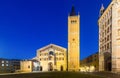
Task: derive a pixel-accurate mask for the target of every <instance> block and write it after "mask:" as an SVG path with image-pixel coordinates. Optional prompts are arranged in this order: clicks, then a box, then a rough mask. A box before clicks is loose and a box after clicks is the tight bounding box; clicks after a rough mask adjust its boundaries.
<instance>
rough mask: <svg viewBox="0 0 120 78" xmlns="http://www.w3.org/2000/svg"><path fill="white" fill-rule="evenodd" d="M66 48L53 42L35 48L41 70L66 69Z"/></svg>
mask: <svg viewBox="0 0 120 78" xmlns="http://www.w3.org/2000/svg"><path fill="white" fill-rule="evenodd" d="M66 54H67V50H66V48H63V47H60V46H58V45H55V44H50V45H47V46H45V47H43V48H40V49H38V50H37V56H36V57H35V59H36V60H38V61H39V62H40V68H41V69H42V70H41V71H66V69H67V57H66Z"/></svg>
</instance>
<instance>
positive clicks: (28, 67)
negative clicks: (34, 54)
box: [20, 60, 32, 72]
mask: <svg viewBox="0 0 120 78" xmlns="http://www.w3.org/2000/svg"><path fill="white" fill-rule="evenodd" d="M20 65H21V72H32V61H27V60H26V61H21V62H20Z"/></svg>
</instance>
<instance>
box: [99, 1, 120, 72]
mask: <svg viewBox="0 0 120 78" xmlns="http://www.w3.org/2000/svg"><path fill="white" fill-rule="evenodd" d="M98 25H99V71H113V72H120V52H119V51H120V0H112V1H111V3H110V4H109V6H108V7H107V8H106V9H104V7H103V5H102V7H101V9H100V15H99V20H98Z"/></svg>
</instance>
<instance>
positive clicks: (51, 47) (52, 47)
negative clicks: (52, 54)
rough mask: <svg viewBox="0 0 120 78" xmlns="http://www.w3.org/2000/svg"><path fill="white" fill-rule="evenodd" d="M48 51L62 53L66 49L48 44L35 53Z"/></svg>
mask: <svg viewBox="0 0 120 78" xmlns="http://www.w3.org/2000/svg"><path fill="white" fill-rule="evenodd" d="M49 49H55V50H58V51H62V52H63V51H66V48H64V47H61V46H58V45H55V44H49V45H47V46H44V47H42V48H40V49H38V50H37V51H45V50H49Z"/></svg>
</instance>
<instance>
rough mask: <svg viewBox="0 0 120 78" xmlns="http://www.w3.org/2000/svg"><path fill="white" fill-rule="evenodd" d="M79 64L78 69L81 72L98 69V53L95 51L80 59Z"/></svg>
mask: <svg viewBox="0 0 120 78" xmlns="http://www.w3.org/2000/svg"><path fill="white" fill-rule="evenodd" d="M80 66H81V67H80V69H81V71H83V72H84V71H85V72H95V71H99V53H98V52H97V53H95V54H92V55H90V56H88V57H87V58H85V59H83V60H81V64H80Z"/></svg>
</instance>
